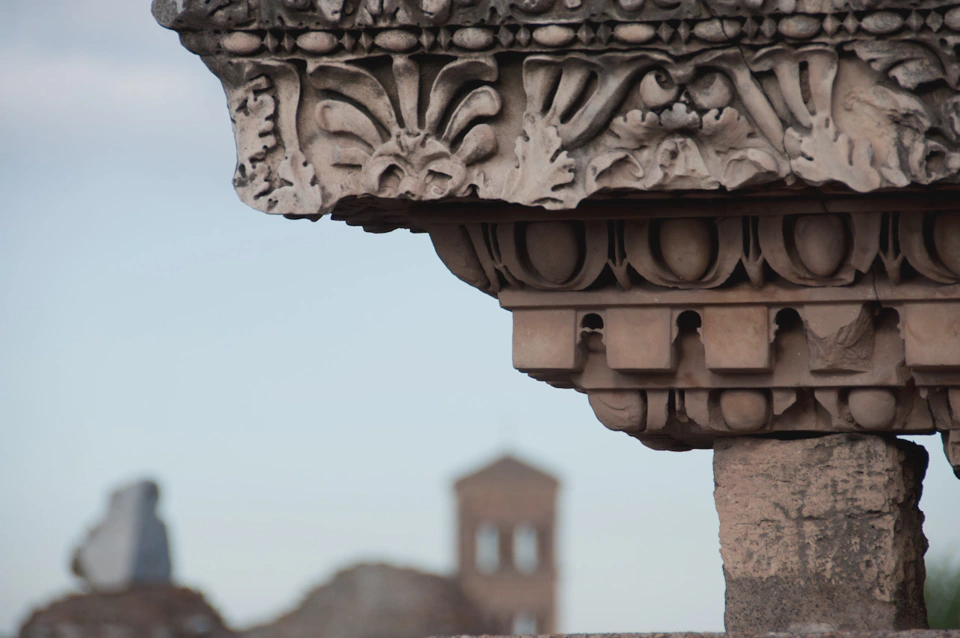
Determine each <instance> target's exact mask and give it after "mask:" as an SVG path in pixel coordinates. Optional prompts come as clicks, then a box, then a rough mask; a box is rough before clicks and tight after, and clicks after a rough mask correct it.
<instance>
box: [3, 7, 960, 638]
mask: <svg viewBox="0 0 960 638" xmlns="http://www.w3.org/2000/svg"><path fill="white" fill-rule="evenodd" d="M148 5H149V2H148V1H147V0H80V1H71V2H67V1H65V0H46V1H45V2H31V1H29V0H0V191H2V193H3V199H2V203H0V300H2V301H0V634H2V633H3V632H13V631H15V629H16V627H17V626H18V625H19V623H20V622H21V621H22V619H23V618H24V617H25V615H26V614H27V613H28V612H29V611H30V609H31V608H32V607H34V606H38V605H43V604H45V603H47V602H49V601H50V600H52V599H53V598H54V597H55V596H57V595H60V594H62V593H63V592H65V591H68V590H69V589H70V588H71V587H73V586H74V584H75V583H74V580H73V579H72V578H71V577H70V575H69V573H68V569H67V564H68V557H69V555H70V552H71V550H72V547H73V545H74V544H75V543H76V542H77V541H78V540H80V538H81V537H82V536H83V533H84V530H85V528H86V527H87V526H88V525H90V524H92V523H93V522H95V520H96V518H97V517H98V516H99V515H100V513H101V512H102V511H103V508H104V506H105V499H106V492H107V490H108V489H110V488H111V487H112V486H115V485H116V484H118V483H122V482H124V481H127V480H129V479H132V478H136V477H139V476H152V477H155V478H156V479H158V480H159V481H160V482H161V484H162V489H163V494H162V502H161V508H162V512H163V515H164V516H165V518H166V521H167V523H168V526H169V528H170V533H171V537H172V542H173V551H174V557H173V558H174V569H175V573H176V576H177V578H178V579H179V580H180V581H181V582H183V583H185V584H187V585H190V586H194V587H197V588H200V589H202V590H203V592H204V593H205V594H206V595H207V596H208V598H209V600H211V601H212V602H213V603H214V604H216V605H217V606H218V607H219V608H220V610H221V611H222V612H223V614H224V615H225V616H226V618H227V620H228V621H230V622H231V623H233V624H235V625H243V624H245V623H250V622H253V621H259V620H264V619H267V618H269V617H270V616H272V615H274V614H276V613H278V612H280V611H282V610H284V608H286V607H288V606H290V605H292V604H294V603H295V602H296V601H297V598H298V597H299V596H300V595H301V594H302V593H303V592H304V591H305V590H306V589H307V588H308V587H309V586H311V585H312V584H315V583H316V582H318V581H320V580H323V579H326V578H327V577H329V576H330V575H331V574H332V573H333V571H335V570H336V569H338V568H340V567H343V566H345V565H347V564H349V563H351V562H353V561H356V560H359V559H377V558H382V559H387V560H391V561H396V562H399V563H403V564H409V565H414V566H419V567H422V568H425V569H433V570H439V571H447V570H450V569H451V568H452V565H453V551H454V547H453V535H452V532H453V527H452V519H453V502H452V495H451V492H450V486H449V484H450V481H451V479H452V478H453V477H455V476H456V475H458V474H459V473H461V472H462V471H464V470H467V469H470V468H472V467H474V466H475V465H477V464H479V463H482V462H484V461H486V460H487V459H489V458H490V457H491V456H493V455H494V454H496V453H498V452H499V451H501V450H502V449H503V448H504V446H505V445H509V446H510V447H511V448H512V449H513V450H515V451H516V452H518V453H519V454H521V455H524V456H526V457H528V458H530V459H531V460H533V461H535V462H538V463H540V464H542V465H543V466H545V467H547V468H549V469H551V470H553V471H555V472H556V473H558V474H559V475H561V477H562V478H563V480H564V486H563V494H562V501H561V508H562V509H561V524H562V529H561V536H560V549H561V553H560V561H561V564H560V569H561V578H562V586H561V598H562V614H561V622H562V629H563V630H565V631H571V632H572V631H616V630H633V631H660V630H682V629H686V630H719V629H722V626H723V621H722V613H723V577H722V574H721V570H720V558H719V555H718V542H717V519H716V514H715V513H714V509H713V499H712V490H713V480H712V471H711V454H710V453H709V452H693V453H686V454H671V453H664V452H653V451H651V450H648V449H646V448H644V447H643V446H641V445H640V444H639V443H636V442H633V441H632V440H630V439H628V438H626V437H624V436H621V435H616V434H613V433H610V432H608V431H606V430H605V429H604V428H603V427H602V426H601V425H600V424H599V423H598V422H597V421H596V419H595V418H594V417H593V414H592V412H591V411H590V409H589V407H588V405H587V401H586V399H585V397H583V396H582V395H579V394H577V393H575V392H572V391H561V390H555V389H552V388H550V387H548V386H546V385H544V384H542V383H538V382H535V381H532V380H530V379H528V378H527V377H525V376H523V375H521V374H519V373H518V372H516V371H514V370H513V369H512V367H511V363H510V315H509V313H507V312H506V311H503V310H501V309H500V308H499V307H498V305H497V303H496V301H495V300H494V299H491V298H489V297H487V296H486V295H483V294H481V293H479V292H477V291H476V290H474V289H472V288H470V287H469V286H467V285H465V284H463V283H461V282H460V281H458V280H457V279H456V278H454V277H453V276H452V275H450V274H449V273H448V272H447V270H446V269H445V268H444V267H443V265H442V264H441V263H440V262H439V260H438V259H437V258H436V256H435V255H434V253H433V250H432V248H431V246H430V243H429V240H428V238H426V237H424V236H417V235H411V234H409V233H407V232H402V231H401V232H395V233H391V234H389V235H380V236H378V235H368V234H365V233H363V232H362V231H361V230H359V229H356V228H348V227H347V226H345V225H343V224H340V223H334V222H330V221H328V220H324V221H321V222H319V223H317V224H312V223H309V222H303V221H301V222H292V221H288V220H284V219H282V218H276V217H269V216H267V215H264V214H262V213H258V212H255V211H253V210H250V209H248V208H246V207H245V206H243V205H242V204H241V203H240V202H239V200H238V199H237V198H236V196H235V195H234V193H233V191H232V188H231V184H230V181H231V176H232V171H233V164H234V149H233V145H232V144H233V140H232V135H231V132H230V126H229V118H228V115H227V112H226V108H225V105H224V98H223V94H222V92H221V89H220V86H219V83H218V82H217V81H216V79H215V78H214V77H213V76H212V75H210V74H209V72H208V71H207V70H206V69H205V68H204V67H203V65H202V64H201V63H200V61H199V59H197V58H195V57H194V56H193V55H191V54H189V53H188V52H187V51H185V50H184V49H182V48H181V46H180V45H179V42H178V40H177V37H176V35H175V34H173V33H170V32H167V31H164V30H163V29H161V28H159V27H157V26H156V25H155V24H154V23H153V20H152V18H151V17H150V11H149V6H148ZM925 443H926V444H927V447H928V448H929V449H930V451H931V453H932V454H931V457H932V461H931V469H930V472H929V474H928V479H927V482H926V487H925V493H924V497H923V501H922V504H921V505H922V507H923V509H924V510H925V512H926V513H927V526H926V529H927V534H928V536H929V538H930V544H931V554H933V555H938V554H942V553H943V552H945V551H947V550H948V549H949V548H951V547H954V548H956V547H958V542H960V532H958V530H960V482H958V481H957V480H956V479H954V478H953V476H952V473H951V472H950V470H949V467H948V465H947V463H946V461H945V459H944V458H943V453H942V451H941V450H940V444H939V439H934V438H929V439H926V440H925Z"/></svg>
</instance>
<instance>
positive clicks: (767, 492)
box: [714, 434, 927, 632]
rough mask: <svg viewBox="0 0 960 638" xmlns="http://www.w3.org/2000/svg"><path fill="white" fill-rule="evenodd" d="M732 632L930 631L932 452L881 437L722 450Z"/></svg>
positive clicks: (719, 472) (732, 445)
mask: <svg viewBox="0 0 960 638" xmlns="http://www.w3.org/2000/svg"><path fill="white" fill-rule="evenodd" d="M714 450H715V451H714V475H715V480H716V491H715V493H714V496H715V499H716V504H717V512H718V513H719V516H720V545H721V555H722V556H723V565H724V575H725V577H726V583H727V589H726V612H725V617H724V619H725V625H726V629H727V631H750V632H756V631H803V630H816V629H826V630H894V629H915V628H923V627H926V607H925V605H924V601H923V580H924V573H925V572H924V564H923V555H924V552H925V551H926V549H927V542H926V538H925V537H924V536H923V531H922V529H921V525H922V522H923V514H922V513H921V512H920V510H919V508H918V507H917V504H918V501H919V499H920V493H921V481H922V479H923V476H924V473H925V471H926V467H927V454H926V451H925V450H924V449H923V448H922V447H920V446H918V445H916V444H913V443H909V442H906V441H900V440H898V439H895V438H887V437H881V436H874V435H855V434H836V435H830V436H824V437H819V438H807V439H797V440H777V439H761V438H749V437H744V438H738V439H734V440H724V441H718V442H717V444H716V446H715V448H714Z"/></svg>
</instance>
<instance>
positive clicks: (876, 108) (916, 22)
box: [154, 0, 960, 218]
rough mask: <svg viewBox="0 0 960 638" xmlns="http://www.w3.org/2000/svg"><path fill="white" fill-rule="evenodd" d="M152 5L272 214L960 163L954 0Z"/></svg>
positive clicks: (904, 176) (920, 171)
mask: <svg viewBox="0 0 960 638" xmlns="http://www.w3.org/2000/svg"><path fill="white" fill-rule="evenodd" d="M154 12H155V15H156V16H157V17H158V19H159V20H160V21H161V23H162V24H164V25H166V26H170V27H172V28H177V29H179V30H180V31H181V34H182V39H183V42H184V44H185V45H186V46H187V47H188V48H190V49H191V50H193V51H195V52H197V53H199V54H201V55H202V56H203V57H204V60H205V61H206V62H207V64H208V66H209V67H210V68H211V70H213V71H214V72H215V73H216V74H217V75H218V76H220V78H221V80H222V81H223V83H224V86H225V88H226V91H227V94H228V98H229V104H230V109H231V113H232V116H233V119H234V122H235V128H236V135H237V146H238V152H239V163H238V168H237V175H236V179H235V183H236V186H237V190H238V192H239V193H240V196H241V197H242V198H243V200H244V201H245V202H246V203H248V204H250V205H251V206H253V207H255V208H257V209H259V210H263V211H265V212H271V213H282V214H284V215H288V216H294V217H309V218H316V217H317V216H319V215H322V214H325V213H329V212H331V211H335V210H337V209H338V208H339V209H342V210H357V209H360V210H362V209H364V208H365V204H370V205H371V206H372V207H373V208H374V209H384V210H396V209H401V210H402V209H405V208H406V207H407V205H408V203H409V202H416V201H436V200H443V201H456V200H476V199H480V200H491V201H500V202H507V203H514V204H521V205H525V206H542V207H545V208H548V209H569V208H574V207H576V206H577V205H578V204H579V203H580V202H581V201H583V200H585V199H587V198H593V199H596V198H605V197H610V196H616V197H618V198H622V197H630V196H633V195H636V194H642V193H646V192H671V193H673V192H688V191H717V192H721V193H725V192H734V193H735V192H738V191H749V190H750V189H756V188H757V187H758V186H762V185H775V186H777V187H781V188H788V189H789V188H791V187H794V188H797V187H801V186H803V185H807V186H813V187H821V186H827V185H837V186H840V187H842V188H845V189H849V190H851V191H854V192H870V191H876V190H879V189H890V188H903V187H908V186H911V185H914V186H926V185H930V184H935V183H938V184H952V183H956V182H957V181H958V172H960V143H958V134H960V96H958V94H957V87H958V79H960V66H958V64H957V58H956V54H955V48H956V46H957V45H958V44H960V5H957V4H956V3H948V2H928V3H916V4H913V5H910V6H908V7H905V6H904V4H903V3H894V2H856V3H846V2H843V3H835V2H832V1H830V2H827V1H823V2H821V1H817V2H803V1H802V0H801V1H799V2H796V1H794V0H783V1H781V2H778V3H771V2H759V3H758V2H754V1H753V0H747V1H744V2H738V1H730V0H725V1H720V0H713V1H711V2H689V1H681V2H680V3H678V4H677V3H671V2H668V1H665V0H649V1H645V2H644V1H641V2H636V1H634V0H623V1H622V2H620V1H616V0H610V1H605V2H595V1H594V2H590V1H586V2H584V1H582V0H557V1H556V2H554V3H550V2H519V3H518V2H510V1H506V2H504V1H497V0H494V1H492V2H490V1H487V0H481V1H480V2H474V3H460V2H453V3H447V4H444V2H443V0H421V1H420V3H419V4H418V3H416V2H413V3H411V2H409V1H406V2H398V1H396V0H394V2H392V3H391V2H386V1H384V0H376V1H375V2H374V1H373V0H363V1H362V2H360V3H358V4H351V3H350V2H349V1H348V2H347V4H345V5H336V3H335V2H334V3H333V4H331V3H329V2H326V1H325V0H318V1H317V2H314V0H283V1H280V0H272V1H268V0H262V1H261V2H253V1H251V0H219V1H217V2H213V3H211V2H209V1H206V0H205V1H202V2H201V1H197V0H156V2H155V3H154ZM955 30H956V31H955ZM374 217H376V215H374Z"/></svg>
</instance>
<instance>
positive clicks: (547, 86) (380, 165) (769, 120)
mask: <svg viewBox="0 0 960 638" xmlns="http://www.w3.org/2000/svg"><path fill="white" fill-rule="evenodd" d="M958 5H960V0H923V2H919V3H913V4H911V5H910V6H909V7H908V6H906V5H904V4H903V3H902V2H896V1H894V0H871V2H860V1H857V2H850V1H848V0H843V1H840V0H837V1H833V0H831V1H827V0H784V1H782V2H776V1H775V0H768V1H765V2H761V1H760V0H746V1H739V0H737V1H734V0H682V1H679V0H678V1H677V2H673V1H666V0H663V1H661V0H653V1H646V0H565V1H564V2H558V1H557V0H523V1H522V2H517V1H515V0H465V1H463V2H454V1H452V0H256V1H254V0H222V1H220V2H217V3H213V4H210V3H208V2H204V1H203V0H154V2H153V8H154V15H155V16H156V17H157V19H158V20H159V22H160V23H161V24H162V25H164V26H166V27H168V28H172V29H175V30H178V31H179V32H180V35H181V41H182V42H183V44H184V46H186V47H187V48H188V49H190V50H191V51H193V52H195V53H197V54H198V55H200V56H201V57H202V59H203V61H204V62H205V63H206V64H207V66H208V67H209V68H210V69H211V70H212V71H213V72H214V73H215V74H216V75H217V76H218V77H219V78H220V80H221V81H222V83H223V85H224V88H225V90H226V93H227V104H228V108H229V111H230V116H231V119H232V122H233V125H234V130H235V135H236V141H237V155H238V161H237V168H236V173H235V177H234V186H235V187H236V189H237V191H238V193H239V195H240V197H241V198H242V199H243V201H245V202H246V203H247V204H249V205H250V206H252V207H254V208H257V209H258V210H262V211H265V212H268V213H271V214H280V215H285V216H288V217H292V218H297V217H300V218H308V219H318V218H319V217H321V216H323V215H326V214H331V215H332V216H333V217H334V218H336V219H342V220H345V221H347V222H348V223H350V224H355V225H360V226H363V227H364V228H366V229H367V230H370V231H374V232H382V231H389V230H393V229H397V228H409V229H411V230H414V231H418V232H419V231H424V232H427V233H429V234H430V237H431V239H432V240H433V244H434V246H435V248H436V251H437V254H438V255H439V256H440V258H441V260H442V261H443V262H444V263H445V264H446V265H447V267H448V268H449V269H450V270H451V271H452V272H453V273H454V274H456V276H457V277H459V278H460V279H462V280H463V281H465V282H467V283H469V284H470V285H472V286H475V287H477V288H478V289H480V290H482V291H484V292H485V293H488V294H490V295H493V296H496V297H498V299H499V301H500V303H501V305H502V306H503V307H505V308H507V309H508V310H511V311H512V312H513V314H514V341H513V343H514V365H515V366H516V367H517V368H518V369H520V370H521V371H522V372H525V373H528V374H530V375H531V376H534V377H535V378H538V379H541V380H543V381H546V382H548V383H551V384H553V385H555V386H557V387H563V388H575V389H577V390H579V391H581V392H584V393H586V394H588V395H591V397H592V400H591V405H592V406H593V407H594V408H595V410H596V412H597V415H598V417H599V419H600V420H601V421H602V422H604V423H605V424H607V425H608V426H609V427H611V428H612V429H615V430H619V431H623V432H627V433H628V434H630V435H631V436H634V437H636V438H638V439H640V440H641V441H642V442H643V443H645V444H646V445H649V446H651V447H654V448H657V449H673V450H679V449H689V448H709V447H711V446H712V445H713V442H714V441H715V440H717V439H719V438H723V437H729V436H740V435H744V434H749V433H773V432H777V433H787V432H789V433H827V432H866V431H872V432H890V433H906V432H909V433H911V434H933V433H934V432H936V431H938V430H940V431H946V430H950V429H955V428H954V426H953V425H947V424H946V421H945V420H943V419H937V420H934V419H933V418H931V413H930V409H929V403H928V398H929V397H931V396H936V395H939V394H943V393H945V392H947V393H948V392H950V390H951V388H953V389H956V388H960V328H958V326H960V324H958V321H960V320H958V319H957V318H958V317H960V248H958V246H960V239H958V238H957V234H958V233H960V221H958V220H960V207H958V205H957V199H956V189H957V188H958V185H960V57H958V51H960V17H958V16H960V6H958ZM614 397H616V399H614ZM747 398H749V399H750V402H751V403H752V407H751V406H748V405H746V403H745V400H746V399H747ZM737 400H739V401H737ZM874 403H878V405H876V406H874V405H873V404H874ZM881 404H882V405H881ZM641 407H642V409H641ZM747 408H751V409H747ZM951 436H952V437H953V438H954V439H955V438H956V436H954V435H951V434H947V435H946V437H947V438H950V437H951ZM951 440H953V439H951ZM955 447H956V446H955V445H953V444H950V445H948V447H947V450H948V455H950V454H953V455H954V456H951V457H950V458H951V459H953V458H954V457H955V454H954V452H953V450H954V449H955ZM951 462H953V461H951ZM954 465H956V464H955V463H954Z"/></svg>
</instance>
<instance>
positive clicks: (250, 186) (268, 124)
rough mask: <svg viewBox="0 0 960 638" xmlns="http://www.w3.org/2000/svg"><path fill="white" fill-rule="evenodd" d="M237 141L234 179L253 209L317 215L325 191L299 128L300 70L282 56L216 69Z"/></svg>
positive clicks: (232, 64) (234, 182) (276, 212)
mask: <svg viewBox="0 0 960 638" xmlns="http://www.w3.org/2000/svg"><path fill="white" fill-rule="evenodd" d="M217 71H218V72H219V73H220V75H221V78H222V79H223V85H224V89H225V91H226V93H227V104H228V107H229V109H230V117H231V120H232V121H233V129H234V135H235V138H236V144H237V168H236V172H235V174H234V178H233V185H234V188H235V189H236V191H237V193H238V194H239V195H240V199H241V200H242V201H243V202H244V203H245V204H247V205H248V206H251V207H253V208H255V209H257V210H261V211H263V212H266V213H275V214H284V215H302V216H310V215H317V214H318V213H319V212H320V211H321V209H322V208H323V197H322V194H321V192H320V186H319V184H318V181H317V175H316V173H315V171H314V168H313V166H312V165H311V164H310V163H309V162H308V161H307V159H306V157H305V155H304V153H303V151H302V150H301V145H300V139H299V134H298V130H297V108H298V103H299V99H300V75H299V73H298V72H297V69H296V67H295V66H294V65H292V64H289V63H285V62H275V61H258V62H239V63H228V64H225V65H223V66H221V67H219V68H218V69H217Z"/></svg>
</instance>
